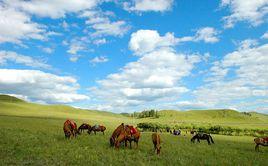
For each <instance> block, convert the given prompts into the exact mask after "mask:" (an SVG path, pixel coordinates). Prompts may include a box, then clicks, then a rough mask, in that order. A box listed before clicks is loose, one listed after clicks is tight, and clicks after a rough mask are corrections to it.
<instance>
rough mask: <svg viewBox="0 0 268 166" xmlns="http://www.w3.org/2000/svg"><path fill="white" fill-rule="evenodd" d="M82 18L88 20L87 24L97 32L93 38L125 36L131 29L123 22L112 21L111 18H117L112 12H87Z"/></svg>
mask: <svg viewBox="0 0 268 166" xmlns="http://www.w3.org/2000/svg"><path fill="white" fill-rule="evenodd" d="M80 17H82V18H87V21H86V24H87V25H89V26H90V28H92V29H94V31H95V32H93V33H91V35H92V36H93V37H101V36H123V35H124V34H125V33H126V32H127V31H128V30H129V29H130V26H129V25H127V23H126V22H125V21H123V20H117V21H111V19H110V17H115V15H114V13H111V12H102V11H85V12H83V13H82V14H81V15H80Z"/></svg>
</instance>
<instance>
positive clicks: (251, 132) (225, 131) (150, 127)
mask: <svg viewBox="0 0 268 166" xmlns="http://www.w3.org/2000/svg"><path fill="white" fill-rule="evenodd" d="M137 127H138V128H139V129H141V130H142V131H160V130H161V131H167V132H169V131H170V130H171V129H172V130H173V129H175V130H179V129H180V130H185V131H196V132H204V133H210V134H221V135H230V136H232V135H248V136H264V135H268V130H264V129H247V128H245V129H241V128H235V127H230V126H220V125H214V126H211V125H210V126H197V125H175V126H169V125H167V124H160V123H139V124H137Z"/></svg>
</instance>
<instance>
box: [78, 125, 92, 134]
mask: <svg viewBox="0 0 268 166" xmlns="http://www.w3.org/2000/svg"><path fill="white" fill-rule="evenodd" d="M90 128H91V126H90V125H89V124H87V123H83V124H81V126H80V127H78V131H79V132H80V133H82V132H83V131H84V130H89V129H90Z"/></svg>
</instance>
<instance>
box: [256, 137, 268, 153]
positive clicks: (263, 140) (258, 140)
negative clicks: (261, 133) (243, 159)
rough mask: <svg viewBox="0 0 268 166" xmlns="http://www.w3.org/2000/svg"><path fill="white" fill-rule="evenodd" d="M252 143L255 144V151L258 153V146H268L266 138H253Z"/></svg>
mask: <svg viewBox="0 0 268 166" xmlns="http://www.w3.org/2000/svg"><path fill="white" fill-rule="evenodd" d="M254 142H255V143H256V146H255V150H256V151H259V146H260V145H262V146H268V137H263V138H255V139H254Z"/></svg>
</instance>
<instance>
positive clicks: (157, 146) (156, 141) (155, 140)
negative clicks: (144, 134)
mask: <svg viewBox="0 0 268 166" xmlns="http://www.w3.org/2000/svg"><path fill="white" fill-rule="evenodd" d="M152 141H153V144H154V151H155V150H156V153H157V154H158V155H159V154H160V149H161V146H160V143H161V141H160V135H159V134H158V133H153V134H152Z"/></svg>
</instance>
